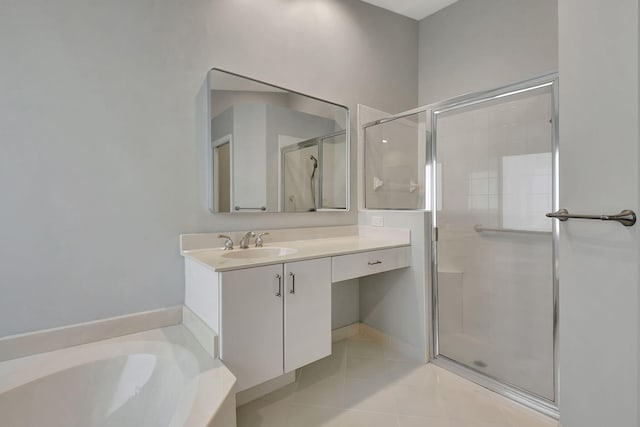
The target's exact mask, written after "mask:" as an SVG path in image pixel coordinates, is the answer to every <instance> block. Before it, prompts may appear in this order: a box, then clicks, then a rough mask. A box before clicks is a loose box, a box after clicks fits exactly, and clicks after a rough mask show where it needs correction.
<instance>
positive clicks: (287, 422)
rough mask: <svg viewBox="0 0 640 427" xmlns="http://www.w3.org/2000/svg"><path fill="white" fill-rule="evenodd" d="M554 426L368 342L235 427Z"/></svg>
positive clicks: (308, 370)
mask: <svg viewBox="0 0 640 427" xmlns="http://www.w3.org/2000/svg"><path fill="white" fill-rule="evenodd" d="M556 426H557V423H556V422H555V421H553V420H551V419H549V418H547V417H544V416H542V415H540V414H537V413H536V412H533V411H530V410H528V409H526V408H523V407H521V406H519V405H517V404H515V403H513V402H511V401H509V400H507V399H505V398H502V397H500V396H498V395H496V394H495V393H492V392H490V391H488V390H486V389H484V388H482V387H480V386H478V385H476V384H473V383H471V382H469V381H466V380H464V379H462V378H460V377H459V376H457V375H454V374H452V373H450V372H448V371H446V370H444V369H441V368H438V367H437V366H434V365H432V364H427V365H424V364H419V363H416V362H413V361H410V360H408V359H407V358H406V357H404V356H402V355H401V354H398V353H395V352H393V351H391V350H388V349H386V348H385V347H383V346H381V345H380V344H378V343H376V342H374V341H372V340H370V339H368V338H366V337H363V336H356V337H352V338H349V339H346V340H343V341H339V342H336V343H334V345H333V354H332V355H331V356H329V357H326V358H324V359H322V360H319V361H317V362H315V363H313V364H311V365H308V366H305V367H304V368H302V369H301V370H300V371H299V374H298V376H297V380H296V382H295V383H292V384H290V385H288V386H286V387H284V388H282V389H280V390H276V391H275V392H273V393H271V394H269V395H267V396H264V397H263V398H261V399H258V400H255V401H253V402H250V403H248V404H246V405H244V406H241V407H239V408H238V427H556Z"/></svg>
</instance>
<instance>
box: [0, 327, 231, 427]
mask: <svg viewBox="0 0 640 427" xmlns="http://www.w3.org/2000/svg"><path fill="white" fill-rule="evenodd" d="M234 383H235V378H234V377H233V375H232V374H231V372H229V370H228V369H226V368H225V367H224V365H222V363H221V362H220V361H218V360H214V359H212V358H211V357H209V355H207V354H206V353H205V352H204V350H203V349H202V348H201V347H199V345H198V344H197V342H196V341H195V340H194V339H193V337H192V336H191V335H190V334H189V332H187V331H186V329H184V327H183V326H172V327H168V328H162V329H156V330H152V331H146V332H142V333H137V334H132V335H127V336H124V337H119V338H113V339H109V340H105V341H99V342H95V343H91V344H85V345H80V346H76V347H70V348H66V349H62V350H57V351H52V352H49V353H42V354H37V355H32V356H28V357H22V358H19V359H14V360H9V361H6V362H2V363H0V425H2V426H3V427H40V426H47V427H93V426H113V427H116V426H117V427H129V426H131V427H133V426H135V427H147V426H148V427H160V426H171V427H173V426H176V427H177V426H180V427H182V426H189V427H206V426H209V425H213V423H214V422H213V420H214V418H216V419H219V418H221V415H220V411H221V409H220V408H222V407H233V409H235V405H234V404H233V402H231V403H229V402H228V400H229V398H231V399H233V397H232V395H231V393H232V392H231V389H232V388H233V385H234ZM223 417H224V415H223ZM226 422H229V423H231V422H230V421H226ZM226 422H223V421H220V422H217V421H216V422H215V425H216V427H218V425H224V423H226ZM233 424H235V421H233ZM225 427H226V426H225Z"/></svg>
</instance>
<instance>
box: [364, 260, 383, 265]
mask: <svg viewBox="0 0 640 427" xmlns="http://www.w3.org/2000/svg"><path fill="white" fill-rule="evenodd" d="M367 264H369V265H377V264H382V261H380V260H376V261H373V262H371V261H369V262H368V263H367Z"/></svg>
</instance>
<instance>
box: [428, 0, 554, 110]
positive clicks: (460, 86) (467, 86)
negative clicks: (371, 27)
mask: <svg viewBox="0 0 640 427" xmlns="http://www.w3.org/2000/svg"><path fill="white" fill-rule="evenodd" d="M557 7H558V6H557V0H517V1H514V0H483V1H478V0H460V1H458V2H457V3H454V4H452V5H451V6H449V7H447V8H445V9H442V10H441V11H439V12H437V13H435V14H433V15H431V16H429V17H427V18H425V19H423V20H422V21H420V72H419V75H420V83H419V87H420V89H419V93H420V104H421V105H424V104H430V103H432V102H436V101H441V100H444V99H447V98H451V97H453V96H457V95H462V94H465V93H469V92H477V91H480V90H486V89H493V88H497V87H500V86H504V85H507V84H509V83H515V82H518V81H521V80H526V79H528V78H531V77H536V76H538V75H541V74H544V73H547V72H553V71H557V70H558V17H557V15H558V11H557Z"/></svg>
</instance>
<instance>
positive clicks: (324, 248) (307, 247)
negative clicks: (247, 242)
mask: <svg viewBox="0 0 640 427" xmlns="http://www.w3.org/2000/svg"><path fill="white" fill-rule="evenodd" d="M389 231H391V230H389V229H386V230H380V232H378V233H376V232H375V230H373V231H372V230H366V232H361V233H359V234H354V235H346V236H342V237H328V238H315V239H308V240H290V241H277V242H271V243H265V244H264V247H265V248H269V247H276V248H290V249H294V250H295V251H296V252H295V253H292V254H288V255H283V256H269V257H262V258H249V257H248V258H241V259H238V258H235V259H234V258H226V257H224V255H225V254H229V253H230V252H237V251H253V250H256V249H254V248H249V249H239V248H236V249H233V250H232V251H225V250H223V248H212V249H194V250H183V251H182V254H183V255H184V257H185V258H188V259H192V260H194V261H196V262H198V263H200V264H202V265H204V266H206V267H209V268H211V269H213V270H214V271H217V272H222V271H230V270H238V269H243V268H249V267H259V266H263V265H270V264H279V263H283V262H292V261H302V260H307V259H313V258H323V257H328V256H336V255H346V254H352V253H358V252H367V251H373V250H379V249H389V248H397V247H402V246H409V245H410V244H411V241H410V234H409V231H408V230H396V231H397V232H395V233H393V232H392V233H390V232H389Z"/></svg>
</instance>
